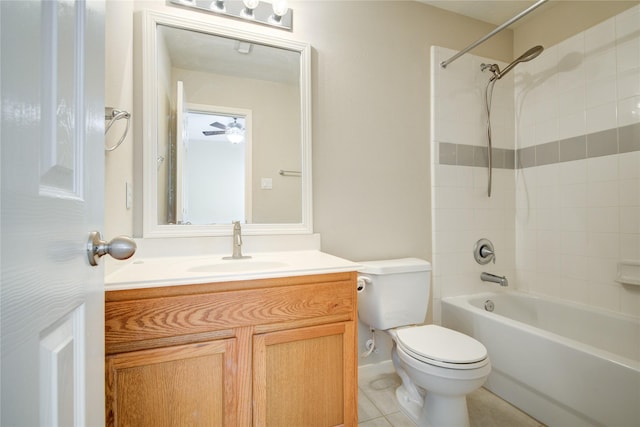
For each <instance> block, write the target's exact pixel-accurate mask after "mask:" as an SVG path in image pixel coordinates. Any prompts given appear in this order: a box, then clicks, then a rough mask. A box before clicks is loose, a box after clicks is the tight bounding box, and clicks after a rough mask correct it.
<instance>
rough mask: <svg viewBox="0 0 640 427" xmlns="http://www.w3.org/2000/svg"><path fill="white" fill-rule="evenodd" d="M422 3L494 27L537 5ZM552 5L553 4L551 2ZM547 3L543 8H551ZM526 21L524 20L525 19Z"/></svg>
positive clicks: (514, 1)
mask: <svg viewBox="0 0 640 427" xmlns="http://www.w3.org/2000/svg"><path fill="white" fill-rule="evenodd" d="M417 1H419V2H420V3H425V4H428V5H431V6H435V7H437V8H440V9H445V10H448V11H450V12H454V13H457V14H460V15H464V16H468V17H470V18H474V19H478V20H480V21H484V22H488V23H490V24H494V25H496V26H497V25H501V24H504V23H505V22H507V21H508V20H509V19H511V18H513V17H514V16H516V15H517V14H519V13H520V12H522V11H523V10H525V9H526V8H528V7H529V6H531V5H532V4H534V3H536V1H534V0H502V1H499V0H498V1H496V0H417ZM549 3H551V2H549ZM549 3H547V4H545V5H544V6H543V7H549V6H550V4H549ZM523 19H524V18H523ZM518 23H522V21H518V22H516V23H514V24H512V25H511V27H517V26H518Z"/></svg>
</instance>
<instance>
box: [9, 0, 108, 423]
mask: <svg viewBox="0 0 640 427" xmlns="http://www.w3.org/2000/svg"><path fill="white" fill-rule="evenodd" d="M0 19H1V25H0V29H1V36H0V41H1V43H2V46H1V53H2V61H1V64H2V69H1V74H0V76H1V80H2V86H1V91H2V93H1V95H2V134H1V142H2V152H1V162H2V169H1V173H2V180H1V186H2V201H1V210H2V216H1V223H0V227H1V239H2V244H1V249H0V256H1V258H0V259H1V261H0V262H1V265H0V267H1V270H2V283H1V293H0V298H1V300H0V303H1V310H2V311H1V317H2V318H1V326H0V328H1V329H0V335H1V340H2V341H1V372H0V374H1V380H2V388H1V399H2V400H1V407H0V411H1V413H0V417H1V418H0V424H1V425H2V426H13V425H18V426H37V425H48V426H49V425H50V426H100V425H103V424H104V320H103V319H104V289H103V287H104V284H103V274H104V272H103V268H102V267H91V266H90V265H89V262H88V259H87V254H86V244H87V239H88V236H89V232H90V231H93V230H102V228H103V221H104V134H103V133H104V2H103V1H94V0H91V1H87V2H84V1H81V0H79V1H75V0H57V1H51V0H44V1H33V0H31V1H0Z"/></svg>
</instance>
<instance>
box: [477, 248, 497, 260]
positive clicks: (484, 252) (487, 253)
mask: <svg viewBox="0 0 640 427" xmlns="http://www.w3.org/2000/svg"><path fill="white" fill-rule="evenodd" d="M480 256H481V257H482V258H491V260H492V261H493V263H494V264H495V263H496V254H495V253H494V252H493V250H492V248H488V247H487V246H482V247H481V248H480Z"/></svg>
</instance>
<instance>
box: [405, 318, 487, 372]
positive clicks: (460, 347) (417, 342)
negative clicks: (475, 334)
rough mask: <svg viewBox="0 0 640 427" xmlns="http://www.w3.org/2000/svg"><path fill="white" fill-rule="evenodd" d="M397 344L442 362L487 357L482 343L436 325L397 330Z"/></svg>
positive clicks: (475, 360) (478, 359)
mask: <svg viewBox="0 0 640 427" xmlns="http://www.w3.org/2000/svg"><path fill="white" fill-rule="evenodd" d="M397 337H398V341H399V344H401V345H402V347H403V348H404V349H405V350H407V351H409V352H410V353H414V354H415V355H417V356H420V357H421V358H427V359H431V360H435V361H439V362H444V363H453V364H465V363H476V362H479V361H482V360H484V359H486V358H487V349H486V348H485V346H484V345H482V343H480V342H479V341H477V340H475V339H473V338H471V337H470V336H467V335H464V334H462V333H460V332H457V331H454V330H451V329H447V328H443V327H441V326H438V325H424V326H414V327H411V328H403V329H398V330H397Z"/></svg>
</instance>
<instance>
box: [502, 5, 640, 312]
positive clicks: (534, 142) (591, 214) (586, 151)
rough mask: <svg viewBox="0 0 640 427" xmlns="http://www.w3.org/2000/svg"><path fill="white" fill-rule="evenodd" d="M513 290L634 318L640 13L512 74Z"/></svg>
mask: <svg viewBox="0 0 640 427" xmlns="http://www.w3.org/2000/svg"><path fill="white" fill-rule="evenodd" d="M514 95H515V111H516V151H517V156H516V164H517V165H516V167H517V169H516V170H517V172H516V270H517V273H516V283H517V286H518V287H519V288H521V289H525V290H528V291H531V292H536V293H541V294H547V295H552V296H556V297H561V298H565V299H571V300H574V301H577V302H580V303H586V304H590V305H593V306H597V307H601V308H605V309H608V310H614V311H618V312H622V313H626V314H631V315H634V316H640V287H633V286H630V285H622V284H620V283H617V282H616V281H615V279H616V276H617V263H618V262H619V261H620V260H635V261H640V6H636V7H634V8H631V9H629V10H627V11H625V12H623V13H621V14H620V15H618V16H616V17H614V18H611V19H608V20H607V21H604V22H602V23H601V24H598V25H596V26H594V27H592V28H590V29H588V30H586V31H585V32H583V33H580V34H577V35H575V36H573V37H571V38H569V39H567V40H565V41H563V42H561V43H559V44H558V45H555V46H552V47H549V48H547V49H545V51H544V53H543V54H542V55H541V56H540V57H539V58H538V59H536V60H534V61H531V62H528V63H524V64H521V65H519V66H518V68H517V69H516V70H515V84H514Z"/></svg>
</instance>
